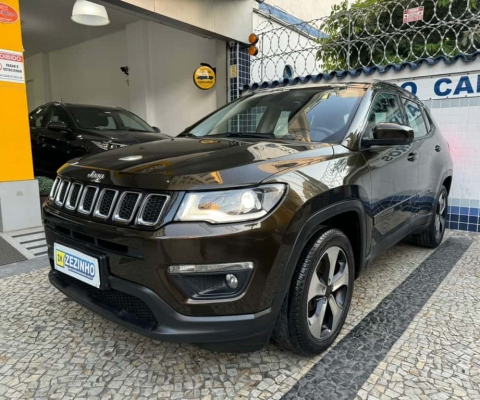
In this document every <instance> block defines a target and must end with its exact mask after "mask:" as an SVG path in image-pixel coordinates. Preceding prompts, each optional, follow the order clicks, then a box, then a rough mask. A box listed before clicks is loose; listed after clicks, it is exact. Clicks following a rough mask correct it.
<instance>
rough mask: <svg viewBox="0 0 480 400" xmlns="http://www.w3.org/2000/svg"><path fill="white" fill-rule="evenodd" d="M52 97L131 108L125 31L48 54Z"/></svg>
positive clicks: (72, 101) (66, 100)
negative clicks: (124, 69)
mask: <svg viewBox="0 0 480 400" xmlns="http://www.w3.org/2000/svg"><path fill="white" fill-rule="evenodd" d="M49 58H50V77H51V85H52V99H53V100H60V99H63V101H65V102H71V103H87V104H99V105H113V106H119V107H125V108H128V107H129V106H130V101H129V97H128V82H127V78H128V77H127V76H126V75H125V74H124V73H123V72H122V71H121V70H120V67H122V66H124V65H127V42H126V32H125V30H122V31H120V32H115V33H112V34H109V35H106V36H102V37H99V38H97V39H94V40H89V41H87V42H83V43H80V44H77V45H75V46H71V47H67V48H66V49H61V50H57V51H53V52H51V53H50V54H49Z"/></svg>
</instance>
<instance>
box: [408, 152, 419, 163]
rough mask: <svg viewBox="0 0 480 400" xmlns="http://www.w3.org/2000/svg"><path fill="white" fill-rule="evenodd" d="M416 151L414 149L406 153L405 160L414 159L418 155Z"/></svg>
mask: <svg viewBox="0 0 480 400" xmlns="http://www.w3.org/2000/svg"><path fill="white" fill-rule="evenodd" d="M417 156H418V153H417V152H416V151H412V152H411V153H409V154H408V156H407V160H408V161H415V160H416V159H417V158H418V157H417Z"/></svg>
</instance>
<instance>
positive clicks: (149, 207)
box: [137, 194, 168, 226]
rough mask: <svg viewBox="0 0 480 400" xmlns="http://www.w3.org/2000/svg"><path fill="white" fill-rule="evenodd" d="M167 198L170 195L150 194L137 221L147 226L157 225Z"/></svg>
mask: <svg viewBox="0 0 480 400" xmlns="http://www.w3.org/2000/svg"><path fill="white" fill-rule="evenodd" d="M167 200H168V196H165V195H162V194H150V195H148V196H147V198H146V199H145V201H144V202H143V205H142V209H141V210H140V215H139V217H138V221H137V223H138V224H139V225H147V226H154V225H157V224H158V221H159V220H160V216H161V214H162V211H163V207H164V206H165V203H166V202H167Z"/></svg>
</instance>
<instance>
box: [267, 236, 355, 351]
mask: <svg viewBox="0 0 480 400" xmlns="http://www.w3.org/2000/svg"><path fill="white" fill-rule="evenodd" d="M353 281H354V258H353V251H352V246H351V245H350V242H349V240H348V238H347V237H346V236H345V235H344V234H343V233H342V232H341V231H339V230H337V229H329V230H327V231H324V232H322V233H321V234H320V235H319V236H317V237H316V238H315V239H313V240H312V241H311V242H310V243H309V244H308V245H307V247H306V249H305V250H304V252H303V257H302V259H301V261H300V263H299V264H298V266H297V269H296V271H295V274H294V276H293V280H292V285H291V288H290V292H289V294H288V298H287V300H286V301H285V303H284V306H283V308H282V312H281V315H280V317H279V320H278V321H277V325H276V327H275V331H274V334H273V339H274V340H275V341H276V342H277V343H278V344H280V345H281V346H283V347H285V348H288V349H290V350H293V351H295V352H296V353H299V354H304V355H316V354H320V353H321V352H323V351H324V350H326V349H327V348H328V347H329V346H330V345H331V344H332V343H333V342H334V341H335V339H336V337H337V336H338V334H339V333H340V330H341V329H342V326H343V324H344V322H345V318H346V316H347V313H348V309H349V307H350V302H351V299H352V292H353Z"/></svg>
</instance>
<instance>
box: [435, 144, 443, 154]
mask: <svg viewBox="0 0 480 400" xmlns="http://www.w3.org/2000/svg"><path fill="white" fill-rule="evenodd" d="M435 151H436V152H437V153H440V152H441V151H442V146H439V145H438V144H437V145H436V146H435Z"/></svg>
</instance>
